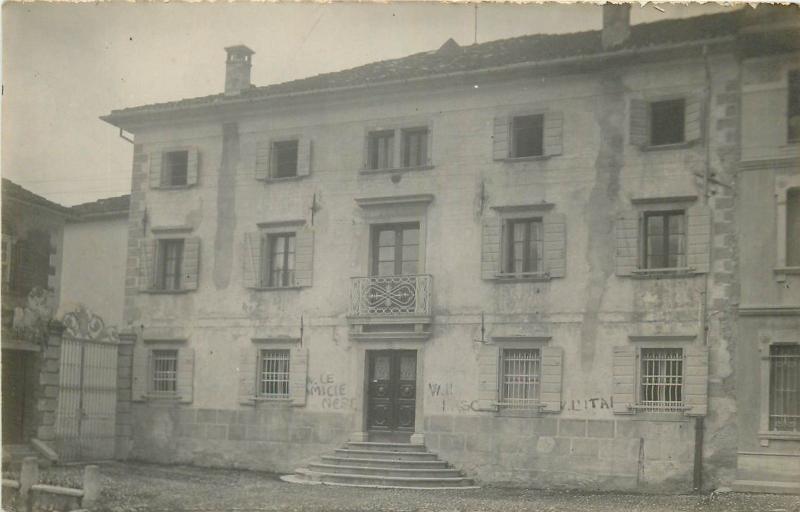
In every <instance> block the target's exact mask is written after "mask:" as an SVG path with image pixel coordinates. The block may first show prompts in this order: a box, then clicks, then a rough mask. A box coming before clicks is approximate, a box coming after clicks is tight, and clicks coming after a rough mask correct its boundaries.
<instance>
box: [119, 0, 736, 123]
mask: <svg viewBox="0 0 800 512" xmlns="http://www.w3.org/2000/svg"><path fill="white" fill-rule="evenodd" d="M740 17H741V11H740V10H737V11H732V12H725V13H720V14H710V15H705V16H697V17H694V18H683V19H669V20H664V21H658V22H654V23H642V24H638V25H633V26H632V27H631V34H630V37H629V38H628V40H627V41H626V42H625V43H624V44H622V45H620V46H618V47H616V48H615V49H614V50H615V51H620V50H630V49H643V48H649V47H657V46H663V45H668V44H675V43H687V42H692V41H700V40H707V39H713V38H719V37H725V36H733V35H735V34H736V33H737V30H738V28H739V21H740ZM600 34H601V31H600V30H591V31H586V32H576V33H571V34H534V35H527V36H520V37H514V38H510V39H501V40H498V41H490V42H487V43H481V44H474V45H470V46H462V47H459V46H458V45H456V44H454V41H452V40H448V41H447V42H446V43H445V44H444V45H443V46H442V48H441V49H440V50H438V51H430V52H423V53H417V54H414V55H409V56H407V57H402V58H399V59H392V60H383V61H379V62H373V63H370V64H366V65H363V66H358V67H355V68H351V69H346V70H343V71H336V72H333V73H324V74H321V75H316V76H312V77H308V78H302V79H299V80H292V81H290V82H284V83H279V84H273V85H267V86H264V87H253V88H252V89H250V90H247V91H244V92H242V93H241V94H239V95H237V96H233V97H230V96H225V95H224V94H215V95H211V96H204V97H200V98H190V99H184V100H180V101H172V102H167V103H158V104H152V105H144V106H141V107H131V108H127V109H122V110H115V111H113V112H112V113H111V116H110V117H113V116H115V115H119V114H129V113H130V114H132V113H140V112H141V113H145V112H150V111H153V112H156V111H163V110H174V109H181V108H187V107H192V106H201V105H215V104H224V103H226V102H227V101H231V99H234V100H240V99H257V98H261V97H269V96H274V95H281V94H287V93H301V92H312V91H322V90H326V89H333V88H347V87H354V86H364V85H377V84H380V83H384V82H394V81H402V80H411V79H419V78H425V77H434V76H437V75H445V74H449V73H459V72H468V71H478V70H481V69H487V68H496V67H502V66H509V65H513V64H524V63H536V62H547V61H552V60H555V59H563V58H569V57H589V56H592V55H598V54H601V53H604V52H605V51H606V50H604V49H603V45H602V44H601V41H600Z"/></svg>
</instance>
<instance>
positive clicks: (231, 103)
mask: <svg viewBox="0 0 800 512" xmlns="http://www.w3.org/2000/svg"><path fill="white" fill-rule="evenodd" d="M736 40H737V37H736V36H735V35H728V36H721V37H714V38H708V39H698V40H694V41H687V42H680V43H670V44H662V45H653V46H646V47H638V48H623V49H620V50H612V51H605V52H601V53H596V54H592V55H579V56H572V57H561V58H557V59H549V60H543V61H530V62H521V63H516V64H509V65H505V66H495V67H487V68H480V69H473V70H467V71H455V72H450V73H438V74H432V75H425V76H420V77H413V78H406V79H400V80H387V81H383V82H374V83H368V84H357V85H347V86H341V87H330V88H324V89H310V90H307V91H296V92H287V93H278V94H265V95H263V96H248V97H244V98H243V97H230V98H225V99H224V100H223V101H222V102H218V103H213V104H212V103H198V104H195V105H176V106H172V107H164V108H162V109H158V110H150V109H148V108H147V107H146V106H145V107H142V108H143V109H142V110H133V111H127V112H126V111H125V110H120V111H115V112H111V113H110V114H107V115H104V116H100V119H101V120H103V121H105V122H107V123H109V124H111V125H113V126H116V127H118V128H122V129H126V130H127V129H129V128H132V127H134V126H137V125H146V124H149V123H148V121H151V120H155V119H158V118H159V117H161V116H166V115H170V116H172V115H174V114H176V113H190V112H195V113H198V114H200V113H202V112H204V111H205V112H211V111H218V110H219V109H225V108H231V107H235V106H237V105H244V104H252V103H254V102H266V101H274V100H279V99H289V98H299V97H310V96H318V95H325V94H336V93H342V92H348V91H357V90H365V89H377V88H380V87H387V86H393V85H407V84H419V83H424V82H428V81H434V80H442V79H448V78H458V77H468V76H478V75H483V74H492V73H498V72H503V71H514V70H523V69H537V68H548V67H558V66H565V65H570V64H573V65H577V64H584V63H591V62H608V61H612V62H613V61H617V60H621V59H627V58H630V57H634V56H642V55H651V54H657V53H668V52H670V51H675V50H680V49H688V48H695V47H700V48H702V47H703V46H706V47H708V46H718V45H727V44H730V43H735V42H736ZM134 108H138V107H134Z"/></svg>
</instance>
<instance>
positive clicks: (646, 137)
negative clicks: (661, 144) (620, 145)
mask: <svg viewBox="0 0 800 512" xmlns="http://www.w3.org/2000/svg"><path fill="white" fill-rule="evenodd" d="M649 106H650V104H649V103H647V102H646V101H644V100H636V99H632V100H631V102H630V133H629V135H628V140H629V141H630V143H631V144H633V145H634V146H639V147H644V146H647V145H649V144H650V128H649V126H648V125H647V124H648V119H649V117H650V116H649V115H648V113H647V110H648V108H649Z"/></svg>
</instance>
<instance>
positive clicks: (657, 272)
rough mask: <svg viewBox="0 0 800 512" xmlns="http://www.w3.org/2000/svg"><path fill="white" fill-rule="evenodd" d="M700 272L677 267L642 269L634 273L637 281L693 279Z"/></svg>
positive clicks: (689, 268)
mask: <svg viewBox="0 0 800 512" xmlns="http://www.w3.org/2000/svg"><path fill="white" fill-rule="evenodd" d="M697 274H698V272H697V271H696V270H695V269H694V268H691V267H675V268H640V269H637V270H634V271H633V277H635V278H637V279H660V278H662V277H667V278H676V277H677V278H679V277H693V276H695V275H697Z"/></svg>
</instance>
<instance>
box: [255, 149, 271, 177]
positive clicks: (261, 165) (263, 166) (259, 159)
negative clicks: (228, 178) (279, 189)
mask: <svg viewBox="0 0 800 512" xmlns="http://www.w3.org/2000/svg"><path fill="white" fill-rule="evenodd" d="M269 150H270V142H269V141H267V140H260V141H258V142H257V143H256V154H255V164H254V169H255V177H256V179H257V180H268V179H269V154H270V151H269Z"/></svg>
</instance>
